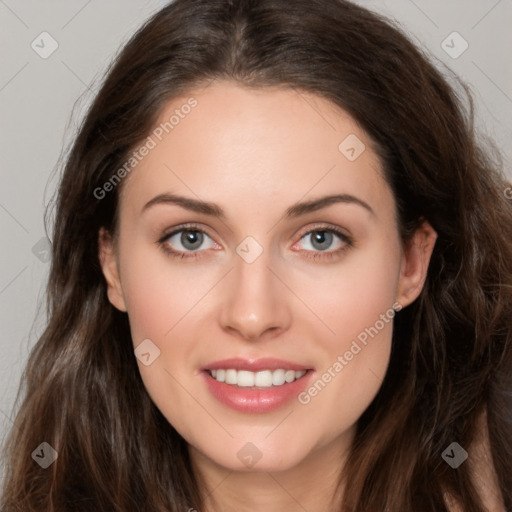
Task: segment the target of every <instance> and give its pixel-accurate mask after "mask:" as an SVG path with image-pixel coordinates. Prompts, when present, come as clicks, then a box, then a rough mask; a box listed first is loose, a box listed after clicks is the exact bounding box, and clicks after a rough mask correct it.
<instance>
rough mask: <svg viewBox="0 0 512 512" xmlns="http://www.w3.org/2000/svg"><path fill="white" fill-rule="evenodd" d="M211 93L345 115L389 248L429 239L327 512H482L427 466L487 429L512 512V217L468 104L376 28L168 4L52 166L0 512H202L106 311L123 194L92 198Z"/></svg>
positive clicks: (291, 6)
mask: <svg viewBox="0 0 512 512" xmlns="http://www.w3.org/2000/svg"><path fill="white" fill-rule="evenodd" d="M215 79H227V80H232V81H235V82H237V83H239V84H242V85H244V86H248V87H266V86H280V87H284V88H294V89H296V90H297V91H307V92H312V93H315V94H317V95H319V96H321V97H323V98H326V99H328V100H331V101H332V102H333V103H335V104H337V105H339V106H340V107H341V108H343V109H345V111H347V112H348V113H349V114H350V115H352V116H353V117H354V118H355V119H356V120H357V121H358V122H359V124H360V126H361V127H362V128H363V129H364V130H365V131H366V133H367V134H368V135H369V137H370V139H371V140H372V141H373V144H374V147H375V150H376V151H377V153H378V155H379V156H380V158H381V162H382V165H383V168H384V170H385V173H386V178H387V181H388V183H389V184H390V186H391V188H392V190H393V192H394V195H395V199H396V202H397V205H398V211H399V225H400V230H401V235H402V238H403V240H404V242H405V241H406V240H407V238H408V237H409V236H410V235H411V233H412V232H413V231H414V229H415V228H416V227H417V226H418V225H419V223H420V222H421V220H422V219H426V220H428V222H430V224H431V225H432V226H433V227H434V229H435V230H436V232H437V234H438V240H437V243H436V247H435V249H434V252H433V255H432V259H431V263H430V268H429V272H428V276H427V280H426V284H425V287H424V289H423V291H422V293H421V295H420V297H419V298H418V299H417V300H416V301H415V302H414V303H413V304H412V305H410V306H409V307H407V308H405V309H404V310H402V311H401V312H400V313H398V314H397V316H396V317H395V320H394V334H393V349H392V354H391V361H390V366H389V370H388V372H387V374H386V377H385V380H384V382H383V384H382V387H381V389H380V391H379V393H378V395H377V396H376V398H375V399H374V401H373V402H372V404H371V405H370V407H369V408H368V409H367V410H366V411H365V413H364V414H363V416H362V417H361V418H360V420H359V422H358V430H357V434H356V438H355V442H354V445H353V449H352V452H351V454H350V457H349V460H348V463H347V465H346V466H345V467H344V471H343V478H344V482H345V492H344V505H343V506H344V508H343V510H345V511H351V512H367V511H371V512H376V511H379V512H382V511H384V510H389V511H392V512H406V511H407V512H410V511H413V510H418V511H420V510H421V511H426V512H442V511H446V510H447V507H446V504H445V500H444V497H443V493H445V492H449V493H450V495H452V496H453V497H455V498H456V499H457V500H458V501H459V502H460V504H461V505H462V507H463V509H464V510H465V511H467V512H482V511H483V510H484V507H483V505H482V503H481V498H480V497H479V494H478V492H477V490H476V488H475V486H474V483H473V480H472V479H471V476H470V471H469V464H467V463H465V464H462V465H460V466H459V467H458V468H457V469H452V468H451V467H450V466H449V465H448V464H447V463H446V462H445V461H444V460H443V458H442V457H441V454H442V452H443V450H445V449H446V448H447V447H448V446H449V445H450V444H451V443H452V442H457V443H459V445H461V446H462V447H465V448H468V449H469V450H470V448H469V447H470V446H471V445H472V442H473V441H474V439H475V436H476V435H477V423H478V418H479V417H481V415H482V412H484V411H486V413H487V416H486V417H487V427H488V432H489V443H490V447H489V449H490V454H491V456H492V462H493V464H494V468H495V470H496V473H497V477H498V486H499V489H500V491H501V494H502V497H503V499H504V503H505V506H506V508H507V509H512V382H511V373H512V371H511V369H512V325H511V323H512V320H511V319H512V201H510V200H507V198H506V194H505V191H506V190H507V187H508V184H507V182H506V181H505V179H504V177H503V175H502V174H500V171H499V170H497V168H498V166H497V164H496V163H495V162H494V159H493V158H492V157H491V156H490V155H491V153H490V151H489V150H485V149H482V147H481V145H480V143H479V142H477V135H476V134H475V130H474V127H473V121H472V119H473V111H472V103H471V96H470V95H469V94H466V92H467V91H466V90H465V88H464V87H463V86H460V85H457V84H458V82H454V83H453V85H451V84H450V82H449V80H448V79H447V78H444V77H443V75H442V74H441V73H440V72H439V71H438V70H437V69H436V68H435V67H434V65H433V64H432V63H431V62H429V59H428V57H426V56H425V55H423V54H422V52H420V51H419V50H418V49H417V48H416V47H415V46H414V45H413V44H412V43H411V42H409V40H408V39H407V38H406V37H405V36H404V35H403V34H402V33H401V32H400V31H399V30H398V29H397V28H395V27H394V26H393V25H392V24H391V23H390V22H388V21H386V20H385V19H384V18H382V17H380V16H378V15H376V14H373V13H371V12H369V11H367V10H365V9H363V8H361V7H358V6H356V5H354V4H352V3H350V2H348V1H343V0H257V1H256V0H176V1H174V2H172V3H171V4H170V5H168V6H167V7H165V8H163V9H162V10H161V11H160V12H158V13H157V14H155V15H154V16H153V17H152V18H151V19H150V20H149V21H148V22H147V23H146V24H145V25H144V26H143V27H142V28H141V29H140V30H139V31H138V32H137V33H136V34H135V35H134V36H133V38H132V39H131V40H130V41H129V42H128V44H127V45H126V46H125V48H124V49H123V50H122V52H121V53H120V54H119V56H118V57H117V59H116V62H115V63H114V65H113V66H112V68H111V69H110V70H109V72H108V74H107V76H106V78H105V81H104V83H103V85H102V87H101V90H100V91H99V93H98V94H97V96H96V98H95V100H94V102H93V104H92V106H91V107H90V109H89V111H88V114H87V116H86V117H85V119H84V121H83V123H82V125H81V127H80V130H79V133H78V135H77V137H76V139H75V141H74V144H73V146H72V148H71V151H70V153H69V156H68V158H67V161H66V164H65V166H64V170H63V176H62V180H61V184H60V188H59V190H58V197H57V203H56V215H55V222H54V230H53V258H52V264H51V273H50V277H49V284H48V293H47V297H48V303H47V304H48V314H49V323H48V326H47V328H46V330H45V332H44V334H43V335H42V336H41V338H40V339H39V341H38V342H37V344H36V345H35V347H34V349H33V351H32V353H31V355H30V359H29V361H28V364H27V367H26V370H25V373H24V377H23V381H22V386H21V387H20V392H22V393H23V401H22V403H21V405H20V407H19V411H18V412H17V416H16V420H15V426H14V428H13V429H12V432H11V433H10V436H9V439H8V443H7V445H6V448H7V451H6V459H5V460H6V469H7V475H6V482H5V487H4V492H3V502H2V510H3V511H5V512H14V511H23V512H32V511H34V512H35V511H38V512H40V511H42V510H45V511H49V512H57V511H67V512H69V511H74V512H79V511H91V510H95V511H100V510H101V511H125V512H126V511H148V512H157V511H158V512H160V511H178V510H180V511H183V510H188V509H190V508H194V509H196V510H198V511H200V510H202V499H201V496H202V493H203V491H202V489H201V486H200V482H199V481H198V480H197V478H196V476H195V475H194V472H193V470H192V467H191V462H190V460H189V456H188V450H187V444H186V442H185V441H184V440H183V439H182V437H181V436H180V435H179V434H178V433H177V432H176V431H175V430H174V428H173V427H172V426H171V425H170V424H169V423H168V422H167V420H166V419H165V418H164V417H163V415H162V414H161V413H160V412H159V410H158V409H157V408H156V406H155V405H154V404H153V403H152V401H151V399H150V398H149V395H148V393H147V392H146V390H145V388H144V385H143V383H142V380H141V378H140V375H139V371H138V367H137V364H136V361H135V357H134V354H133V346H132V341H131V336H130V331H129V326H128V321H127V316H126V314H124V313H121V312H119V311H117V310H116V309H115V308H114V307H113V306H111V304H110V303H109V301H108V299H107V294H106V285H105V281H104V278H103V275H102V272H101V268H100V265H99V262H98V232H99V230H100V228H101V227H102V226H104V227H106V228H107V229H108V230H110V231H111V232H114V231H115V229H116V212H117V203H118V197H119V191H120V188H121V186H122V183H121V184H120V185H119V186H118V187H116V188H115V190H113V191H111V192H109V193H107V194H105V197H103V198H102V199H98V197H97V195H98V194H96V195H95V194H94V191H95V190H96V189H98V188H101V187H102V186H103V185H104V184H105V182H107V181H108V180H109V179H111V177H112V176H113V175H114V174H115V172H116V171H117V170H118V169H119V168H120V167H121V166H122V165H123V163H124V162H126V159H127V158H129V156H130V154H131V153H132V152H133V150H134V148H136V147H137V145H138V144H139V143H140V141H141V140H144V138H145V137H147V135H148V133H149V132H150V130H151V129H152V127H153V126H154V123H155V121H156V119H157V117H158V115H159V113H160V112H161V110H162V108H163V106H164V105H165V104H166V102H167V101H168V100H170V99H172V98H173V97H176V96H177V95H179V94H182V93H185V92H187V91H190V90H191V89H192V88H193V87H194V86H196V85H198V84H202V83H208V82H209V81H211V80H215ZM457 91H459V92H463V93H464V95H463V96H464V97H465V98H467V99H466V101H463V100H462V99H461V95H460V94H459V92H457ZM135 172H136V171H135ZM42 442H47V443H49V444H50V445H51V446H52V447H53V448H54V449H55V450H56V451H57V453H58V458H57V460H56V461H55V462H54V463H53V464H51V465H50V466H49V467H48V468H47V469H42V468H41V467H40V466H39V465H38V464H36V462H34V460H33V459H32V457H31V454H32V452H33V451H34V450H35V449H36V447H38V446H39V445H40V444H41V443H42Z"/></svg>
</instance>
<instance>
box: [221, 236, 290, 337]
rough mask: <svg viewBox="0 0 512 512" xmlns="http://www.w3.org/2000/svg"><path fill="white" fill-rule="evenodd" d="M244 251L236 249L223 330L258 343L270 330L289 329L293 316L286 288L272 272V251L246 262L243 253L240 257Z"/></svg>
mask: <svg viewBox="0 0 512 512" xmlns="http://www.w3.org/2000/svg"><path fill="white" fill-rule="evenodd" d="M249 243H250V242H249ZM244 248H245V249H247V246H244V245H243V244H240V246H239V248H238V249H237V252H238V253H239V255H237V256H236V258H235V268H234V271H233V272H231V273H230V276H229V278H228V281H227V282H226V289H225V301H223V305H222V312H221V318H220V321H221V324H222V327H223V328H224V329H227V330H231V331H237V332H238V334H239V335H240V336H241V337H243V338H246V339H256V338H259V337H260V336H261V335H262V334H263V333H265V332H266V331H268V330H273V331H278V330H283V329H285V328H287V327H288V325H289V321H290V317H291V315H290V311H289V308H288V301H287V300H286V297H285V296H284V295H285V290H284V287H283V286H282V284H281V283H279V282H278V280H277V279H276V278H275V276H274V275H273V273H272V272H271V271H270V269H269V267H270V266H271V265H272V262H271V255H270V251H262V252H261V253H260V254H259V255H258V256H257V257H256V258H255V259H252V258H244V253H243V252H242V253H241V255H240V249H244ZM250 250H251V248H250V246H249V251H250ZM253 256H254V254H253Z"/></svg>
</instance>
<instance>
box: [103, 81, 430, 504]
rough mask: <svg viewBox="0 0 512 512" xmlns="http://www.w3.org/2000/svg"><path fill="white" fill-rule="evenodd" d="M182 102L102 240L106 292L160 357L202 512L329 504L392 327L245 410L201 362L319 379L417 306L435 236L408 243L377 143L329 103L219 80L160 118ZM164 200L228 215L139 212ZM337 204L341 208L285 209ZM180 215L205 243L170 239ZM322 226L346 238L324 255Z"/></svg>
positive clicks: (131, 180) (157, 385)
mask: <svg viewBox="0 0 512 512" xmlns="http://www.w3.org/2000/svg"><path fill="white" fill-rule="evenodd" d="M190 96H193V97H194V98H195V99H196V100H197V102H198V103H197V107H195V108H194V109H193V110H192V111H191V112H190V114H188V115H187V116H186V117H185V118H184V119H182V120H180V123H179V124H178V125H177V126H175V127H174V129H173V130H172V132H170V133H169V135H168V136H166V137H164V138H163V139H162V140H161V141H159V142H158V144H157V145H156V147H155V148H154V149H151V151H150V152H149V154H148V155H147V156H146V157H145V158H144V159H143V160H142V161H141V162H140V163H139V164H138V165H137V167H136V169H135V170H134V171H132V173H131V174H130V176H129V177H128V178H126V181H125V183H123V190H122V194H121V201H120V217H119V218H120V222H119V233H118V237H117V238H116V239H115V240H113V239H111V238H110V237H109V235H108V234H107V233H105V232H103V231H102V233H101V234H100V235H101V236H100V242H101V245H100V261H101V264H102V268H103V272H104V275H105V278H106V281H107V283H108V294H109V299H110V301H111V303H112V304H113V305H114V306H115V307H117V308H118V309H119V310H121V311H126V312H128V316H129V319H130V326H131V332H132V337H133V343H134V346H135V347H137V346H138V345H139V344H140V343H141V342H142V341H143V340H145V339H150V340H151V341H152V343H154V345H156V346H157V347H158V349H159V350H160V355H159V357H158V358H156V359H155V360H154V362H153V363H152V364H151V365H149V366H145V365H143V364H142V363H141V362H140V361H139V369H140V373H141V376H142V379H143V381H144V384H145V386H146V388H147V391H148V393H149V395H150V396H151V398H152V400H153V401H154V403H155V404H156V406H157V407H158V408H159V409H160V410H161V412H162V414H163V415H164V416H165V417H166V418H167V419H168V421H169V422H170V423H171V424H172V425H173V426H174V427H175V428H176V429H177V431H178V432H179V433H180V434H181V435H182V436H183V437H184V439H186V441H187V442H188V443H189V447H190V454H191V458H192V461H193V464H194V466H195V468H196V471H197V472H198V473H199V474H200V475H202V476H203V478H204V481H205V483H206V487H207V489H208V493H207V494H208V495H207V497H206V503H207V507H208V510H209V511H210V512H213V511H217V510H222V511H226V512H227V511H231V510H233V511H234V510H236V511H238V512H243V511H251V512H258V511H265V512H269V511H279V512H283V511H284V512H287V511H290V512H291V511H299V510H300V511H303V510H304V509H306V510H308V511H309V512H316V511H325V510H330V509H332V504H333V503H337V502H339V499H340V495H337V494H336V492H335V490H336V478H337V477H338V474H339V471H340V468H341V467H342V465H343V461H344V457H345V454H346V453H347V450H348V449H349V447H350V446H351V443H352V440H353V436H354V432H355V426H356V422H357V420H358V418H359V417H360V416H361V414H362V413H363V412H364V411H365V409H366V408H367V407H368V405H369V404H370V403H371V401H372V400H373V398H374V397H375V395H376V393H377V392H378V390H379V388H380V385H381V382H382V378H383V377H384V375H385V373H386V370H387V366H388V362H389V355H390V349H391V335H392V325H393V324H392V321H389V322H384V321H381V322H380V323H381V324H382V325H383V326H382V328H380V329H378V334H377V335H375V336H374V337H372V338H371V339H370V338H369V341H368V343H367V345H365V346H364V347H363V348H362V350H360V352H358V353H357V355H354V356H353V357H351V358H350V359H349V360H347V361H346V363H347V364H346V365H345V364H344V365H343V369H342V370H341V371H339V372H336V373H335V377H333V378H331V380H330V381H329V383H328V384H327V385H326V386H325V387H324V388H323V389H322V390H321V391H320V392H319V393H318V394H316V395H315V396H312V397H310V398H311V399H310V401H309V402H308V403H301V402H299V400H297V399H294V400H291V401H290V402H289V403H287V404H285V405H284V406H282V407H280V408H279V409H277V410H274V411H271V412H265V413H242V412H240V411H237V410H234V409H232V408H230V407H228V406H226V405H224V404H222V403H220V402H219V401H218V400H217V399H216V398H215V397H214V396H212V394H211V393H210V392H209V390H208V389H207V388H206V386H205V384H204V374H203V373H204V372H202V371H201V370H200V369H201V368H202V367H203V366H204V365H206V364H207V363H209V362H212V361H215V360H220V359H225V358H231V357H241V358H244V359H249V360H251V359H259V358H262V357H274V358H279V359H284V360H287V361H291V362H294V363H298V364H301V365H305V366H307V367H308V368H310V369H311V370H312V371H311V373H309V378H311V379H312V380H311V382H314V381H315V380H317V379H318V378H320V377H321V376H322V375H323V374H324V372H326V371H327V370H328V369H329V368H331V372H332V367H333V363H335V362H336V361H337V358H338V356H340V355H344V354H346V353H347V351H350V347H351V344H352V342H353V340H355V339H356V338H357V336H358V335H359V334H360V333H361V332H364V330H365V329H366V328H369V327H370V326H375V325H379V326H380V324H376V322H377V321H378V320H379V319H380V318H382V317H381V315H383V314H385V313H386V312H387V311H391V308H392V307H393V305H394V304H395V305H396V304H399V305H400V307H402V308H403V307H406V306H407V305H409V304H410V303H411V302H412V301H414V300H415V299H416V298H417V297H418V295H419V293H420V292H421V289H422V287H423V284H424V281H425V277H426V273H427V269H428V264H429V260H430V256H431V253H432V250H433V247H434V245H435V241H436V236H437V235H436V233H435V231H434V230H433V229H432V227H431V226H430V225H429V224H428V223H425V224H423V226H421V228H420V229H418V231H417V232H416V234H415V235H414V237H413V239H412V240H411V241H410V243H408V244H403V243H402V241H401V239H400V237H399V233H398V228H397V225H396V204H395V200H394V197H393V195H392V192H391V190H390V188H389V186H388V184H387V183H386V181H385V180H384V178H383V173H382V169H381V167H380V162H379V160H378V158H377V156H376V154H375V153H374V151H373V150H372V148H371V145H370V141H369V140H368V137H367V136H366V134H365V133H364V132H363V131H362V130H361V129H360V128H359V126H358V125H357V124H356V123H355V121H354V120H353V119H352V118H351V117H350V116H348V114H346V113H345V112H343V111H341V110H340V109H338V108H336V107H335V106H334V105H332V104H331V103H330V102H328V101H327V100H325V99H322V98H319V97H315V96H312V95H307V94H304V93H300V94H299V93H297V92H296V91H293V90H279V89H268V88H267V89H264V90H253V89H248V88H244V87H241V86H238V85H235V84H233V83H230V82H218V83H214V84H212V85H210V86H208V87H205V88H203V89H198V90H194V91H192V92H191V93H190V95H188V96H184V97H182V98H175V99H174V100H173V101H171V102H170V103H169V105H167V107H166V109H165V111H163V112H162V116H161V119H160V120H159V123H160V122H161V121H163V120H166V119H169V116H170V115H171V114H172V112H173V110H174V109H175V108H177V107H179V106H180V105H182V104H183V103H185V102H186V101H187V98H188V97H190ZM351 134H353V135H355V136H356V137H357V138H358V139H359V140H360V141H361V142H362V143H363V144H364V145H365V148H366V149H365V150H364V151H363V152H362V153H361V154H360V156H358V158H356V159H355V160H353V161H351V160H350V159H349V158H347V156H346V154H344V153H343V152H342V151H340V150H339V149H338V146H339V145H340V143H341V142H342V141H343V140H345V139H346V137H347V136H349V135H351ZM161 194H175V195H180V196H185V197H187V198H190V199H194V200H198V199H200V200H202V201H207V202H209V203H215V204H216V205H218V207H219V208H222V210H223V211H224V213H225V216H224V218H222V219H221V218H218V217H215V216H212V215H208V214H206V213H204V212H203V213H201V212H197V211H191V210H187V209H185V208H184V207H182V206H180V205H178V204H174V203H171V202H157V203H156V204H152V205H151V206H147V207H146V208H145V205H146V204H147V203H148V202H149V201H151V200H152V199H153V198H155V197H156V196H159V195H161ZM331 195H345V201H342V202H334V203H332V204H330V205H326V206H324V207H323V208H320V209H317V210H315V211H310V212H309V213H306V214H302V215H297V216H292V217H286V216H285V213H286V211H287V209H288V208H290V207H291V206H293V205H295V204H296V203H298V202H305V201H311V200H314V199H318V198H321V197H324V196H331ZM347 196H350V197H351V198H352V199H350V200H346V197H347ZM354 198H355V200H354ZM185 223H193V228H191V227H190V225H189V226H187V229H189V230H190V229H193V230H196V231H201V232H203V233H204V236H202V238H201V239H200V240H202V243H201V245H200V246H199V247H198V248H197V249H193V250H192V249H190V248H189V247H186V246H184V245H183V238H182V237H180V235H181V234H182V232H181V233H179V234H177V235H176V234H174V235H173V236H172V237H170V238H169V237H168V238H167V239H165V240H163V237H165V235H167V234H170V233H171V232H172V231H173V230H177V229H179V228H180V227H181V226H183V224H185ZM329 228H335V229H337V230H339V231H340V232H341V236H339V235H336V234H332V233H331V234H332V237H331V238H329V237H327V238H328V240H327V241H328V242H329V244H327V245H328V246H327V248H325V247H326V246H322V247H321V248H319V246H318V244H316V243H315V238H314V235H315V233H316V234H317V235H318V232H319V231H320V232H322V231H323V233H324V235H323V236H324V237H325V236H326V235H325V233H326V232H329ZM183 229H184V228H183ZM312 232H313V233H312ZM249 236H250V237H252V239H254V240H255V241H256V242H257V245H259V247H261V249H262V252H261V254H260V255H259V256H258V257H257V258H256V259H255V260H254V261H253V262H251V263H248V262H247V261H246V260H244V258H242V257H241V256H240V255H239V254H238V253H237V251H236V249H237V247H239V245H240V243H241V242H243V241H244V240H246V237H249ZM321 236H322V235H321ZM321 236H320V237H321ZM324 241H325V238H324ZM251 243H252V242H251ZM257 245H255V246H251V247H252V248H251V249H250V250H251V251H254V250H257ZM166 249H167V250H174V251H177V252H178V253H180V254H181V255H184V254H185V257H183V258H179V257H172V256H170V255H169V253H168V252H166ZM397 314H399V313H397ZM347 359H348V358H347ZM247 443H252V444H253V445H255V446H256V447H257V449H258V450H259V452H260V453H261V459H260V460H259V461H258V462H257V463H256V464H255V465H254V466H253V467H251V468H249V467H248V466H247V465H246V464H244V462H243V460H242V459H241V458H240V457H239V456H237V454H238V453H239V451H240V450H241V448H242V447H244V446H245V445H246V444H247Z"/></svg>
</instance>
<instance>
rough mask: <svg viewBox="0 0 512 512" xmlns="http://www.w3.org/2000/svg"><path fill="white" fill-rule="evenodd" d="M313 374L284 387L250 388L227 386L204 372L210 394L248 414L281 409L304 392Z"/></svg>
mask: <svg viewBox="0 0 512 512" xmlns="http://www.w3.org/2000/svg"><path fill="white" fill-rule="evenodd" d="M312 374H313V372H312V371H311V370H308V371H307V372H306V374H305V375H303V376H302V377H301V378H300V379H298V380H295V381H293V382H290V383H286V384H283V385H282V386H271V387H268V388H249V387H239V386H237V385H232V384H226V383H225V382H219V381H217V380H216V379H214V378H213V377H212V376H211V375H210V374H209V372H207V371H205V372H203V376H204V378H205V382H206V385H207V386H208V389H209V390H210V393H211V394H212V395H213V396H214V397H215V398H216V399H217V400H218V401H219V402H221V403H223V404H224V405H227V406H228V407H231V408H232V409H236V410H237V411H241V412H246V413H251V412H252V413H262V412H269V411H274V410H276V409H279V408H280V407H282V406H284V405H285V404H286V403H288V402H290V401H291V400H292V399H293V398H296V397H297V396H298V395H299V393H301V392H302V391H304V389H305V388H306V386H307V384H308V382H309V381H310V380H311V375H312Z"/></svg>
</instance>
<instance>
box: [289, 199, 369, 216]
mask: <svg viewBox="0 0 512 512" xmlns="http://www.w3.org/2000/svg"><path fill="white" fill-rule="evenodd" d="M336 203H345V204H355V205H358V206H361V207H363V208H364V209H366V210H367V211H368V212H370V213H371V214H372V215H373V216H375V212H374V211H373V209H372V207H371V206H370V205H369V204H368V203H366V202H364V201H363V200H362V199H359V198H358V197H355V196H353V195H351V194H334V195H330V196H324V197H320V198H318V199H313V200H311V201H306V202H302V203H296V204H294V205H293V206H290V208H288V209H287V210H286V214H285V217H286V218H295V217H299V216H300V215H306V214H307V213H311V212H316V211H317V210H320V209H322V208H326V207H327V206H330V205H332V204H336Z"/></svg>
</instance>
